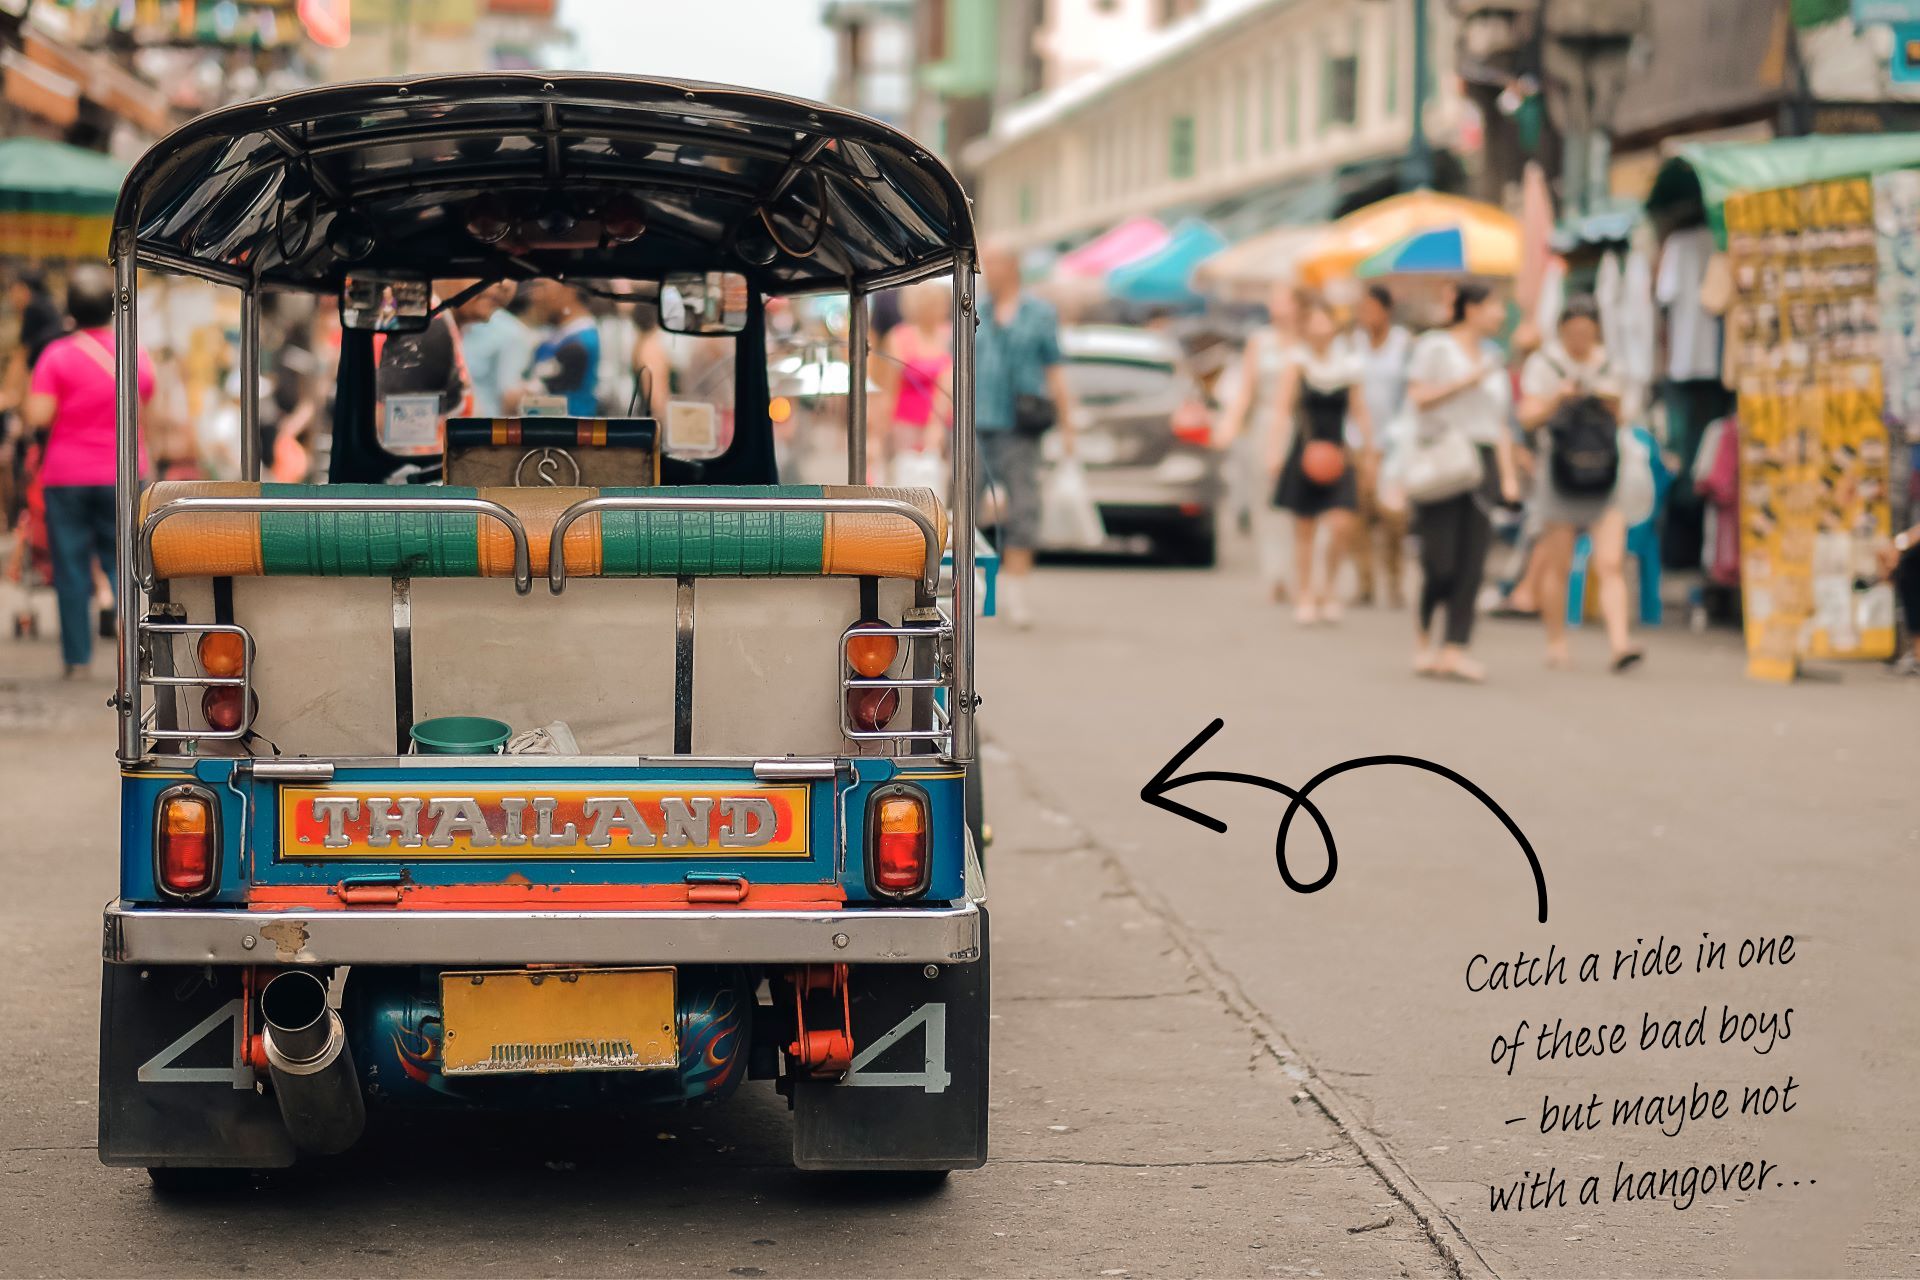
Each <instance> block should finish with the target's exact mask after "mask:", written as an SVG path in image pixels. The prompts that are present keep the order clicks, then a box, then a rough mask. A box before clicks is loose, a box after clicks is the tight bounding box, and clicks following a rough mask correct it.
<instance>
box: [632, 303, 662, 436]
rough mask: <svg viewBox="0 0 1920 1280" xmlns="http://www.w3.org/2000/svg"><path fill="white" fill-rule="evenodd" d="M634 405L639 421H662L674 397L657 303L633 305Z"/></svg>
mask: <svg viewBox="0 0 1920 1280" xmlns="http://www.w3.org/2000/svg"><path fill="white" fill-rule="evenodd" d="M633 333H634V337H633V350H632V352H630V353H629V354H628V357H627V358H628V359H629V360H630V361H632V363H633V378H634V383H633V403H632V404H631V405H630V406H629V411H632V410H638V411H639V416H640V417H642V418H653V419H654V420H656V421H664V420H665V419H666V416H667V400H668V399H669V398H670V397H671V396H672V395H673V355H672V353H671V352H669V351H668V350H667V334H666V331H665V330H664V329H662V328H661V327H660V307H659V304H658V303H653V302H636V303H634V304H633Z"/></svg>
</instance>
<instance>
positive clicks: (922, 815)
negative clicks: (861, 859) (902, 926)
mask: <svg viewBox="0 0 1920 1280" xmlns="http://www.w3.org/2000/svg"><path fill="white" fill-rule="evenodd" d="M927 826H928V823H927V797H926V793H925V792H923V791H921V790H920V789H919V788H918V787H910V786H907V785H906V784H904V783H898V784H895V785H892V786H887V787H882V788H880V789H879V790H878V791H876V792H874V795H873V799H872V800H871V801H869V802H868V805H867V881H868V884H869V886H870V887H871V888H872V889H873V891H874V892H875V893H878V894H881V895H882V896H884V897H889V898H911V897H915V896H917V895H919V894H922V893H925V892H926V891H927V881H928V879H929V877H930V875H931V873H932V867H931V866H930V862H929V858H928V856H927V847H928V843H929V842H928V838H927Z"/></svg>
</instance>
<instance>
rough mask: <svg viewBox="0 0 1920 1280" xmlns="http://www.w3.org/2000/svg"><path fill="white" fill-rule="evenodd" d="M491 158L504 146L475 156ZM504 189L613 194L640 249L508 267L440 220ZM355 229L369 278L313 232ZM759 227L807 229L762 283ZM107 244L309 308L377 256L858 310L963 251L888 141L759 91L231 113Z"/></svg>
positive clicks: (415, 100) (172, 165) (676, 87)
mask: <svg viewBox="0 0 1920 1280" xmlns="http://www.w3.org/2000/svg"><path fill="white" fill-rule="evenodd" d="M494 139H498V140H499V142H500V143H501V144H503V145H501V146H497V147H496V148H495V149H494V150H493V151H491V152H489V151H487V150H486V147H485V144H486V143H487V142H488V141H490V140H494ZM509 139H519V140H521V145H520V146H517V147H506V146H505V145H504V144H505V143H506V142H507V141H508V140H509ZM582 143H586V144H588V145H589V150H587V151H586V152H584V153H581V152H575V151H574V150H573V148H575V147H576V146H577V145H578V144H582ZM407 152H411V153H412V154H411V155H410V156H409V155H408V154H406V153H407ZM361 166H364V167H361ZM802 178H811V179H812V181H807V182H803V181H801V179H802ZM502 189H504V190H509V191H513V192H521V193H533V195H531V196H530V197H529V198H539V195H540V193H546V194H547V195H549V196H560V197H570V198H575V199H585V200H588V201H591V200H593V199H596V198H604V197H605V196H606V195H607V194H609V193H612V192H618V191H626V192H629V193H631V194H634V195H636V196H638V197H639V198H640V199H641V201H642V202H643V204H644V205H646V207H647V209H648V215H649V216H648V219H647V220H648V223H649V229H648V231H647V232H646V233H645V234H644V235H643V236H642V237H641V238H640V240H639V241H637V242H634V246H633V247H628V246H622V245H609V244H605V243H603V244H602V245H601V246H600V247H599V248H598V249H581V248H574V249H568V250H548V249H535V250H530V251H526V252H523V253H516V254H505V253H502V252H500V251H498V250H497V249H496V248H494V247H493V246H487V245H482V244H481V243H480V242H478V241H476V240H474V239H473V238H472V237H471V236H469V235H467V233H466V231H465V225H464V222H463V221H460V220H458V214H457V213H456V212H455V211H454V209H453V207H452V206H453V205H454V203H455V202H457V201H462V200H465V199H469V198H471V197H472V196H473V195H474V194H477V193H478V192H480V191H493V190H502ZM443 192H444V193H445V204H444V205H441V206H438V207H436V205H435V203H434V197H435V196H436V195H437V194H439V193H443ZM348 210H353V211H356V212H359V213H363V214H365V215H367V216H369V217H371V218H373V219H374V221H375V223H376V225H377V226H380V227H397V228H399V229H398V230H397V231H395V232H393V233H392V236H391V239H390V240H388V241H382V243H381V245H380V247H379V248H378V249H377V250H376V252H375V257H374V259H373V260H371V261H368V260H361V261H357V262H356V261H349V260H347V259H346V258H344V257H342V256H341V255H339V254H337V253H335V252H334V251H333V250H332V249H331V248H330V247H329V246H327V244H326V234H325V231H324V230H323V226H330V225H331V220H332V218H334V217H335V216H337V215H339V214H340V213H343V212H346V211H348ZM290 216H297V217H299V218H300V219H301V220H303V222H304V226H303V228H302V232H303V235H304V239H303V241H302V244H301V247H300V250H299V252H297V253H291V254H289V253H287V252H286V250H287V248H288V247H289V245H290V244H291V238H292V237H291V234H289V235H288V236H287V237H285V239H286V240H287V241H288V243H287V244H282V243H281V242H280V241H281V240H282V238H283V237H282V236H281V234H280V231H281V228H282V226H283V225H287V224H284V223H283V220H284V219H286V218H288V217H290ZM383 218H384V219H385V221H384V222H383ZM762 222H765V223H766V224H769V225H770V226H771V227H772V228H773V229H775V230H776V231H777V234H776V235H773V236H770V237H768V238H770V239H773V240H774V241H775V244H776V245H777V244H782V243H784V244H785V245H786V246H792V247H798V246H801V245H805V244H806V243H807V242H808V241H809V240H810V239H812V238H813V237H814V235H815V231H816V228H817V229H818V232H819V244H818V245H817V247H815V248H814V249H813V251H812V252H810V253H801V254H795V253H789V252H787V251H786V250H785V249H783V248H780V249H774V258H773V261H772V262H770V263H766V264H765V265H758V264H756V263H755V262H753V261H752V260H751V259H750V257H747V256H743V255H742V254H741V253H739V252H738V251H737V248H736V241H737V239H738V238H739V237H741V236H742V234H743V232H751V231H752V228H753V227H757V226H759V225H760V224H761V223H762ZM113 225H114V235H113V245H114V249H115V252H116V253H119V252H122V251H124V249H125V247H126V246H127V245H128V244H129V243H130V242H131V243H132V244H133V246H134V249H135V254H136V258H137V260H138V261H139V263H140V264H141V265H143V266H153V267H156V268H160V269H163V270H170V271H187V272H190V273H192V274H195V275H200V276H203V277H205V278H208V279H213V280H218V281H220V282H222V283H227V284H232V285H235V286H238V287H241V288H251V287H253V286H255V285H266V286H269V287H273V288H294V289H309V290H316V291H324V290H328V289H332V288H337V287H338V284H339V280H340V277H341V276H342V275H343V274H344V273H345V272H346V271H347V270H349V269H356V268H357V269H362V270H365V269H373V268H377V267H378V266H380V265H383V263H382V262H381V261H380V259H381V258H382V257H383V256H392V257H393V258H395V259H396V260H402V259H403V260H405V261H407V262H409V263H411V264H417V263H419V262H420V261H421V258H422V255H423V254H424V255H425V257H426V259H427V267H428V269H429V270H431V271H434V272H435V273H436V274H444V275H449V276H451V275H472V274H476V273H477V272H478V271H480V270H482V269H483V268H484V267H485V266H487V265H493V266H501V267H505V268H506V269H507V270H508V272H510V273H512V274H518V275H528V274H534V273H535V272H536V271H537V272H538V273H542V274H554V275H573V276H576V277H582V278H587V277H601V278H619V277H622V276H628V277H630V278H637V279H638V278H647V277H649V276H657V275H658V274H659V273H660V271H661V270H663V269H685V270H716V269H731V270H738V271H742V272H743V273H745V274H746V275H747V276H748V278H749V279H750V280H752V281H753V283H754V284H755V286H756V287H758V288H759V289H760V290H761V291H762V292H765V293H771V294H794V293H804V292H817V291H821V290H825V289H837V290H841V289H844V290H857V291H869V290H872V289H874V288H879V287H885V286H887V285H890V284H895V283H900V282H904V281H908V280H915V279H921V278H925V277H930V276H934V275H940V274H945V273H946V272H949V271H950V270H951V269H952V265H953V262H954V259H955V256H956V255H961V256H964V257H966V258H969V259H970V258H972V256H973V254H974V250H975V239H974V228H973V219H972V212H971V208H970V205H969V202H968V199H967V196H966V193H965V192H964V191H963V190H962V188H961V187H960V184H959V182H958V180H957V179H956V178H955V177H954V176H953V174H952V172H951V171H950V170H949V169H948V168H947V167H946V166H945V165H944V164H943V163H942V162H941V161H940V160H939V159H938V158H936V157H935V156H933V155H932V154H931V152H930V151H929V150H928V149H927V148H925V147H923V146H921V145H920V144H918V143H917V142H915V141H914V140H913V139H912V138H910V137H908V136H907V135H906V134H904V133H901V132H900V131H899V130H897V129H895V128H893V127H892V126H891V125H888V124H885V123H883V122H881V121H879V120H875V119H873V118H871V117H869V116H865V115H861V114H859V113H857V112H853V111H847V110H844V109H842V108H839V107H833V106H828V105H826V104H823V103H818V102H810V101H807V100H805V99H800V98H791V97H787V96H784V95H781V94H774V93H766V92H762V91H759V90H753V89H745V88H737V87H734V86H729V85H718V84H708V83H704V82H698V81H689V80H678V79H670V78H664V77H647V76H624V75H604V74H594V73H579V72H513V71H501V72H479V73H471V74H460V75H446V76H419V77H408V78H401V79H390V80H373V81H362V82H356V83H348V84H337V85H325V86H321V87H318V88H312V89H304V90H300V91H298V92H295V93H289V94H284V95H280V96H277V97H272V98H262V99H257V100H254V101H250V102H244V103H238V104H235V105H233V106H229V107H223V108H220V109H218V110H215V111H211V112H208V113H206V114H205V115H202V116H199V117H196V118H195V119H193V120H191V121H189V122H188V123H186V124H185V125H182V126H181V127H180V128H178V129H175V130H174V131H173V132H172V133H170V134H168V135H167V136H166V137H164V138H162V139H160V140H159V141H158V142H156V143H155V144H154V145H153V146H152V147H151V148H149V149H148V151H147V152H146V154H145V155H143V156H142V157H141V158H140V159H139V160H138V161H136V162H135V164H134V165H133V167H132V169H131V170H130V171H129V173H128V175H127V178H126V181H125V183H124V185H123V187H122V189H121V195H120V200H119V203H118V205H117V206H116V208H115V211H114V224H113ZM761 248H762V250H763V252H764V251H765V250H766V249H768V248H773V246H764V245H763V246H761ZM640 267H644V269H636V268H640Z"/></svg>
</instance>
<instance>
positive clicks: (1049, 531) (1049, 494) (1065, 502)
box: [1040, 457, 1107, 550]
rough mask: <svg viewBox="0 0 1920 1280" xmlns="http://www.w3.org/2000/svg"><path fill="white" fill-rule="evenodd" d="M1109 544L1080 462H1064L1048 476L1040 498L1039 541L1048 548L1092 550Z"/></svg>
mask: <svg viewBox="0 0 1920 1280" xmlns="http://www.w3.org/2000/svg"><path fill="white" fill-rule="evenodd" d="M1106 540H1107V526H1106V524H1105V523H1104V522H1102V521H1101V519H1100V508H1099V507H1098V506H1096V505H1095V504H1094V501H1093V492H1092V490H1090V489H1088V488H1087V473H1086V470H1085V468H1083V467H1082V466H1081V465H1080V460H1079V459H1077V458H1073V457H1066V458H1062V459H1061V460H1060V461H1059V462H1057V463H1055V464H1054V467H1053V470H1052V472H1051V473H1050V474H1049V475H1048V476H1047V480H1046V487H1045V488H1044V489H1043V490H1042V491H1041V494H1040V541H1041V543H1042V544H1044V545H1046V546H1049V547H1058V548H1062V549H1073V550H1091V549H1093V548H1095V547H1099V546H1101V545H1103V544H1104V543H1105V542H1106Z"/></svg>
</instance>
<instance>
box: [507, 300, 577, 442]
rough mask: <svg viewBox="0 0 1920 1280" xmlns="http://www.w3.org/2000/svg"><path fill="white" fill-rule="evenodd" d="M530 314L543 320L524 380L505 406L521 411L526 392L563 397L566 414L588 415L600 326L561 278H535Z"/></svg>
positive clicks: (528, 394) (511, 409)
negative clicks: (541, 334)
mask: <svg viewBox="0 0 1920 1280" xmlns="http://www.w3.org/2000/svg"><path fill="white" fill-rule="evenodd" d="M530 288H531V290H532V293H533V298H532V314H533V315H534V316H535V317H536V318H537V319H538V321H539V322H540V323H541V324H543V325H545V326H546V336H545V337H543V338H542V339H541V340H540V343H539V345H538V346H536V347H535V348H534V349H533V365H532V367H531V368H530V369H528V370H527V371H526V380H525V382H523V383H522V384H521V386H520V387H519V388H518V389H517V391H518V394H517V395H515V394H509V395H508V397H507V408H508V410H509V411H510V412H516V413H517V412H519V411H520V407H521V405H522V404H523V403H524V401H525V398H526V397H527V396H554V397H559V398H562V399H564V400H565V401H566V410H567V414H568V416H570V417H575V418H591V417H594V416H595V415H596V414H598V413H599V411H600V393H599V386H600V329H599V326H598V325H596V324H595V323H594V320H593V314H592V313H591V312H590V311H588V310H587V306H586V303H585V302H583V301H582V300H581V297H580V291H579V290H578V289H576V288H575V287H574V286H572V285H570V284H568V283H566V282H565V281H563V280H536V281H535V282H534V283H533V284H532V285H531V286H530Z"/></svg>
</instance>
